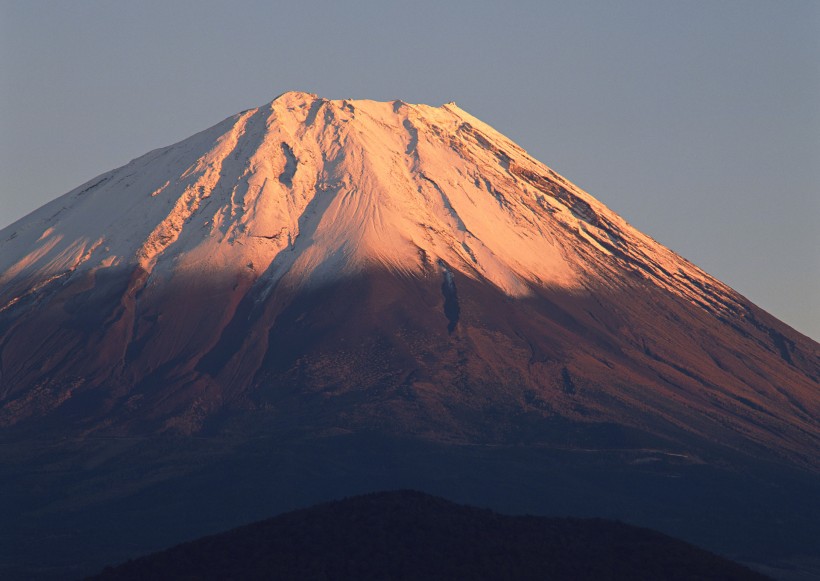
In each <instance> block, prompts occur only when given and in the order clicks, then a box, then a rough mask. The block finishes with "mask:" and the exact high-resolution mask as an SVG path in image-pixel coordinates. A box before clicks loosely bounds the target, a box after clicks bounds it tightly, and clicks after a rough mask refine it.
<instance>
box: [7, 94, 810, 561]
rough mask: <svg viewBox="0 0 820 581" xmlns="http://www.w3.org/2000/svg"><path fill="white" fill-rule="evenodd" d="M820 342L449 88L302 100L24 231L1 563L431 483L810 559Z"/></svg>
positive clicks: (66, 557)
mask: <svg viewBox="0 0 820 581" xmlns="http://www.w3.org/2000/svg"><path fill="white" fill-rule="evenodd" d="M819 355H820V345H818V344H817V343H816V342H814V341H812V340H811V339H809V338H808V337H805V336H803V335H801V334H799V333H797V332H796V331H794V330H793V329H791V328H789V327H788V326H787V325H785V324H783V323H781V322H780V321H778V320H776V319H775V318H774V317H772V316H771V315H769V314H767V313H766V312H764V311H763V310H761V309H760V308H758V307H756V306H755V305H753V304H751V303H750V302H749V301H748V300H746V299H745V298H744V297H742V296H740V295H739V294H738V293H736V292H735V291H733V290H732V289H730V288H729V287H727V286H726V285H724V284H722V283H721V282H719V281H718V280H716V279H714V278H712V277H711V276H709V275H708V274H706V273H705V272H703V271H701V270H700V269H699V268H697V267H696V266H694V265H692V264H691V263H689V262H688V261H686V260H685V259H683V258H682V257H680V256H678V255H676V254H675V253H674V252H672V251H670V250H669V249H667V248H665V247H663V246H662V245H660V244H659V243H657V242H655V241H654V240H652V239H651V238H649V237H647V236H645V235H643V234H641V233H640V232H638V231H637V230H635V229H634V228H632V227H631V226H629V224H627V223H626V222H625V221H624V220H623V219H622V218H620V217H619V216H617V215H616V214H615V213H613V212H612V211H610V210H608V209H607V208H606V207H605V206H604V205H603V204H601V203H600V202H598V201H597V200H596V199H594V198H593V197H592V196H590V195H589V194H587V193H585V192H583V191H581V190H580V189H578V188H577V187H575V186H573V185H572V184H571V183H570V182H568V181H567V180H565V179H564V178H562V177H561V176H559V175H557V174H556V173H555V172H553V171H551V170H550V169H549V168H547V167H546V166H544V165H543V164H541V163H540V162H538V161H536V160H535V159H533V158H532V157H530V156H529V155H528V154H527V153H526V152H525V151H523V150H522V149H521V148H520V147H518V146H516V145H515V144H514V143H512V142H511V141H510V140H509V139H507V138H506V137H504V136H503V135H501V134H500V133H498V132H497V131H495V130H494V129H492V128H491V127H489V126H487V125H486V124H484V123H482V122H481V121H479V120H478V119H476V118H474V117H472V116H470V115H469V114H468V113H466V112H465V111H463V110H461V109H460V108H458V107H457V106H456V105H455V104H454V103H449V104H446V105H443V106H442V107H439V108H434V107H428V106H424V105H410V104H407V103H403V102H401V101H395V102H390V103H378V102H373V101H350V100H344V101H330V100H326V99H321V98H319V97H316V96H315V95H308V94H304V93H286V94H284V95H282V96H280V97H279V98H277V99H276V100H274V101H273V102H272V103H270V104H268V105H266V106H263V107H260V108H257V109H252V110H249V111H245V112H243V113H240V114H239V115H236V116H234V117H231V118H229V119H226V120H225V121H223V122H222V123H219V124H218V125H215V126H214V127H212V128H210V129H208V130H206V131H203V132H202V133H199V134H197V135H194V136H193V137H191V138H189V139H186V140H184V141H182V142H180V143H178V144H175V145H172V146H169V147H166V148H162V149H159V150H156V151H153V152H151V153H148V154H147V155H145V156H143V157H141V158H138V159H136V160H134V161H132V162H131V163H129V164H128V165H126V166H124V167H122V168H119V169H116V170H113V171H111V172H108V173H106V174H103V175H101V176H99V177H97V178H95V179H94V180H91V181H90V182H88V183H86V184H83V185H82V186H80V187H78V188H76V189H75V190H73V191H71V192H69V193H67V194H65V195H64V196H62V197H60V198H57V199H56V200H54V201H53V202H51V203H50V204H47V205H46V206H43V207H42V208H40V209H39V210H37V211H35V212H33V213H32V214H30V215H28V216H26V217H24V218H23V219H21V220H19V221H18V222H16V223H14V224H12V225H10V226H8V227H7V228H5V229H3V230H2V231H0V443H2V444H3V446H2V451H0V467H2V474H3V475H4V476H5V478H4V479H0V497H2V498H3V499H4V500H3V501H0V510H3V511H6V512H7V514H9V515H10V519H11V522H13V523H15V526H14V527H11V528H10V529H9V532H7V533H6V534H7V535H8V538H7V539H5V540H7V541H8V543H6V546H8V547H10V549H9V552H8V556H7V557H6V558H4V557H3V556H2V555H0V567H3V566H4V563H7V564H8V565H7V566H8V567H10V568H11V569H9V570H12V569H14V570H15V571H16V570H19V568H20V567H28V569H26V571H28V573H27V575H28V574H29V573H31V571H32V569H31V568H32V567H35V565H34V564H36V563H39V562H40V559H41V557H42V554H41V553H42V551H41V550H40V549H39V548H38V547H39V546H40V545H39V543H40V542H42V539H43V538H44V535H45V536H48V535H51V536H52V537H56V538H57V539H59V540H58V541H55V540H54V539H52V542H51V544H52V547H54V548H53V549H52V551H51V555H50V557H49V558H50V562H52V563H53V567H54V569H53V570H54V571H63V572H65V571H67V570H69V569H70V570H71V571H75V572H78V573H79V572H82V571H86V572H87V571H88V568H89V567H91V566H92V564H95V563H96V564H102V563H105V562H113V561H116V560H118V559H120V558H127V557H128V556H129V555H130V556H132V555H133V554H135V553H134V551H137V553H136V554H139V553H144V552H146V551H148V550H154V549H158V548H161V547H162V546H167V545H168V544H171V543H174V542H179V541H180V540H183V539H186V538H193V537H194V536H199V535H202V534H205V533H208V532H216V531H218V530H224V529H225V528H228V527H230V526H236V525H238V524H241V523H243V522H249V521H251V520H258V519H259V518H261V517H264V516H269V515H271V514H276V513H278V512H281V511H283V510H287V509H291V508H296V507H299V506H305V505H307V504H312V503H314V502H317V501H321V500H328V499H331V498H338V497H339V496H341V495H346V494H354V493H359V492H367V491H372V490H378V489H384V488H408V487H411V488H418V489H422V490H426V491H428V492H433V493H438V494H442V495H444V496H447V497H448V498H452V499H455V500H459V501H463V502H472V503H475V504H482V505H488V506H492V507H494V508H497V509H500V510H505V511H510V512H535V513H540V514H572V515H577V516H606V517H614V518H622V519H625V520H628V521H630V522H634V523H637V524H642V525H646V526H653V527H655V528H659V529H660V530H663V531H665V532H668V533H671V534H675V535H677V536H681V537H682V538H685V539H687V540H690V541H693V542H697V543H698V544H701V545H703V546H706V547H708V548H710V549H712V550H716V551H720V552H723V553H727V554H733V555H740V556H742V557H743V558H757V559H760V558H767V559H768V558H781V557H784V556H789V555H792V554H794V555H801V554H808V555H813V554H814V553H813V552H812V551H814V552H816V551H817V549H816V547H817V544H816V543H815V540H816V539H817V538H820V524H818V523H820V500H817V499H818V498H820V424H819V423H818V421H817V419H818V415H820V414H819V413H818V412H820V389H819V387H820V383H819V378H820V357H819ZM750 507H753V508H750ZM123 524H125V525H126V526H123ZM158 525H161V526H158ZM44 531H48V533H47V534H46V533H45V532H44ZM89 539H94V541H93V542H94V543H96V544H97V546H98V547H99V548H98V552H97V553H95V555H93V556H88V555H86V556H79V555H82V553H81V552H78V550H77V547H78V546H83V544H84V543H88V542H91V541H90V540H89ZM2 545H3V543H0V546H2ZM817 556H820V555H817ZM84 558H85V559H86V561H83V559H84ZM89 559H90V560H89ZM94 559H96V561H94ZM103 559H104V560H103ZM92 561H94V562H93V563H92ZM21 563H26V564H25V565H21ZM72 567H75V568H74V569H71V568H72ZM15 568H17V569H15ZM2 570H3V569H2V568H0V572H2ZM49 571H51V569H49ZM41 572H42V574H43V575H47V574H49V572H48V571H41Z"/></svg>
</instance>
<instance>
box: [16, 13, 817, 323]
mask: <svg viewBox="0 0 820 581" xmlns="http://www.w3.org/2000/svg"><path fill="white" fill-rule="evenodd" d="M288 90H302V91H308V92H314V93H317V94H319V95H320V96H323V97H327V98H334V99H337V98H370V99H377V100H389V99H395V98H400V99H402V100H404V101H409V102H418V103H427V104H430V105H440V104H442V103H444V102H447V101H451V100H455V101H456V102H458V104H459V106H460V107H462V108H463V109H465V110H467V111H469V112H470V113H472V114H473V115H475V116H477V117H479V118H481V119H482V120H484V121H486V122H488V123H489V124H490V125H493V126H494V127H495V128H496V129H498V130H499V131H501V132H502V133H505V134H506V135H508V136H509V137H511V138H512V139H513V140H514V141H516V142H518V143H519V144H520V145H521V146H523V147H524V148H525V149H527V150H528V151H529V152H530V153H531V154H533V155H534V156H535V157H536V158H538V159H540V160H541V161H543V162H545V163H546V164H547V165H549V166H551V167H552V168H553V169H555V170H556V171H558V172H559V173H562V174H563V175H564V176H565V177H567V178H568V179H570V180H571V181H573V182H574V183H576V184H577V185H579V186H580V187H582V188H584V189H586V190H587V191H589V192H590V193H591V194H592V195H594V196H595V197H597V198H598V199H599V200H601V201H602V202H604V203H605V204H607V205H608V206H609V207H610V208H612V209H614V210H615V211H617V212H619V213H620V214H621V215H622V216H624V217H625V218H626V219H627V220H628V221H629V222H631V223H632V224H633V225H634V226H636V227H638V228H639V229H641V230H643V231H644V232H646V233H647V234H650V235H651V236H653V237H654V238H655V239H657V240H658V241H660V242H662V243H664V244H665V245H667V246H669V247H670V248H672V249H673V250H675V251H677V252H678V253H680V254H682V255H683V256H685V257H687V258H688V259H690V260H692V261H693V262H695V263H696V264H698V265H699V266H701V267H702V268H704V269H705V270H706V271H708V272H709V273H711V274H713V275H714V276H716V277H718V278H719V279H721V280H723V281H724V282H726V283H728V284H729V285H731V286H733V287H734V288H735V289H737V290H738V291H739V292H741V293H742V294H744V295H746V296H747V297H748V298H749V299H751V300H752V301H753V302H755V303H757V304H758V305H760V306H761V307H763V308H765V309H766V310H768V311H770V312H771V313H772V314H774V315H775V316H777V317H779V318H781V319H783V320H784V321H785V322H787V323H789V324H790V325H792V326H793V327H795V328H796V329H798V330H800V331H802V332H804V333H806V334H808V335H810V336H812V337H813V338H815V339H820V226H818V220H820V2H818V1H817V0H802V1H801V0H687V1H685V2H682V1H680V0H626V1H624V0H621V1H618V2H614V1H612V0H599V1H584V0H566V1H562V2H552V1H547V0H538V1H519V2H516V1H515V0H506V1H505V2H489V1H480V0H472V1H462V2H447V1H445V0H437V1H428V0H413V1H405V2H393V1H390V0H378V1H376V0H374V1H367V2H365V1H358V2H343V1H341V0H337V1H316V0H290V1H289V2H277V1H239V0H234V1H230V2H229V1H223V2H213V1H206V0H184V1H173V0H163V1H159V2H155V1H142V0H141V1H139V2H110V1H84V0H72V1H71V2H67V1H56V0H55V1H52V2H43V1H39V0H25V1H23V0H20V1H5V0H0V178H2V180H0V227H4V226H6V225H7V224H9V223H11V222H13V221H14V220H16V219H18V218H20V217H22V216H23V215H24V214H26V213H27V212H29V211H31V210H33V209H35V208H36V207H38V206H39V205H41V204H43V203H44V202H46V201H48V200H50V199H52V198H54V197H56V196H58V195H60V194H63V193H65V192H67V191H68V190H70V189H72V188H74V187H75V186H77V185H79V184H80V183H82V182H84V181H86V180H89V179H91V178H92V177H94V176H95V175H97V174H100V173H102V172H104V171H106V170H108V169H111V168H113V167H116V166H120V165H122V164H124V163H127V162H128V161H129V160H131V159H132V158H134V157H137V156H139V155H141V154H143V153H145V152H147V151H148V150H151V149H154V148H157V147H160V146H163V145H167V144H170V143H173V142H176V141H179V140H181V139H183V138H185V137H187V136H189V135H191V134H192V133H195V132H197V131H199V130H202V129H205V128H206V127H208V126H210V125H213V124H215V123H216V122H218V121H220V120H221V119H223V118H225V117H227V116H229V115H232V114H234V113H236V112H238V111H240V110H243V109H248V108H251V107H255V106H258V105H261V104H263V103H266V102H268V101H270V100H272V99H273V98H274V97H275V96H277V95H278V94H280V93H283V92H285V91H288Z"/></svg>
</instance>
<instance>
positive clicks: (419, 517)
mask: <svg viewBox="0 0 820 581" xmlns="http://www.w3.org/2000/svg"><path fill="white" fill-rule="evenodd" d="M189 578H195V579H201V580H205V579H215V580H217V579H305V580H306V579H357V580H365V579H385V578H389V579H407V580H410V579H424V580H432V579H447V580H449V579H487V580H491V579H519V580H524V579H551V580H553V581H561V580H566V581H577V580H582V579H594V580H596V581H597V580H602V579H611V580H615V579H624V580H627V579H628V580H630V581H632V580H637V579H647V580H649V579H652V580H655V579H666V580H670V581H671V580H673V579H674V580H681V581H682V580H685V579H692V580H698V581H707V580H710V579H714V580H721V581H729V580H738V581H740V580H750V581H751V580H761V581H762V580H763V579H768V578H767V577H764V576H763V575H760V574H756V573H754V572H752V571H751V570H749V569H746V568H744V567H741V566H740V565H737V564H735V563H732V562H730V561H727V560H725V559H722V558H720V557H718V556H716V555H713V554H711V553H708V552H706V551H704V550H702V549H698V548H696V547H693V546H691V545H688V544H686V543H683V542H681V541H678V540H675V539H673V538H671V537H667V536H666V535H661V534H659V533H656V532H654V531H650V530H647V529H640V528H636V527H631V526H628V525H625V524H622V523H618V522H612V521H603V520H594V519H591V520H582V519H552V518H545V517H533V516H518V517H515V516H505V515H500V514H498V513H495V512H492V511H490V510H486V509H479V508H474V507H470V506H461V505H458V504H454V503H452V502H448V501H446V500H444V499H442V498H437V497H434V496H429V495H425V494H420V493H417V492H412V491H397V492H384V493H380V494H370V495H367V496H359V497H355V498H347V499H344V500H341V501H336V502H331V503H327V504H322V505H318V506H314V507H311V508H308V509H306V510H301V511H296V512H291V513H288V514H284V515H280V516H278V517H276V518H272V519H269V520H265V521H262V522H258V523H253V524H251V525H247V526H244V527H241V528H238V529H235V530H232V531H229V532H227V533H222V534H219V535H214V536H211V537H207V538H204V539H198V540H196V541H192V542H189V543H185V544H183V545H179V546H176V547H172V548H170V549H168V550H166V551H163V552H161V553H157V554H154V555H148V556H146V557H142V558H140V559H137V560H135V561H131V562H128V563H125V564H123V565H120V566H118V567H111V568H106V570H105V571H104V572H103V573H101V574H100V575H97V576H95V577H92V579H95V580H99V581H115V580H116V581H124V580H128V579H189Z"/></svg>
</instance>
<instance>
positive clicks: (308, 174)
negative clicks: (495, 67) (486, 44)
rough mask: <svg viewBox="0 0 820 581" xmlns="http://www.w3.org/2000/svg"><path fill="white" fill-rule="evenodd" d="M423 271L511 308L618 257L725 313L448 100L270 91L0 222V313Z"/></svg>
mask: <svg viewBox="0 0 820 581" xmlns="http://www.w3.org/2000/svg"><path fill="white" fill-rule="evenodd" d="M567 234H569V236H567ZM438 260H441V261H443V262H444V263H446V264H449V265H451V267H452V268H454V269H456V270H458V271H459V272H461V273H463V274H465V275H467V276H470V277H473V278H477V279H485V280H488V281H490V282H492V283H493V284H494V285H496V286H497V287H498V288H500V289H502V290H503V291H504V292H505V293H507V294H508V295H511V296H524V295H527V294H529V293H530V285H539V286H543V285H549V286H556V287H561V288H565V289H580V288H581V287H582V286H583V285H584V281H585V280H586V281H589V280H592V281H594V283H595V284H598V283H599V282H600V281H601V275H602V274H607V273H608V272H609V271H610V270H611V269H612V268H613V264H616V263H620V265H621V266H626V267H627V268H641V269H643V270H644V271H645V272H646V274H647V275H648V276H650V277H652V278H653V280H654V281H655V282H656V283H657V284H660V285H664V286H669V287H674V288H675V289H677V292H680V293H683V294H686V295H687V296H691V298H692V300H703V296H702V293H701V292H700V291H699V289H698V288H697V285H698V284H701V285H703V284H709V285H711V286H714V287H715V289H716V292H717V293H719V295H720V298H721V299H722V300H725V301H726V302H727V305H728V307H730V306H731V304H732V303H733V301H732V299H731V298H730V297H731V293H729V291H728V289H726V288H725V287H723V286H722V285H720V284H719V283H717V282H716V281H714V280H713V279H711V278H709V277H707V276H706V275H704V274H703V273H702V272H701V271H699V270H698V269H697V268H695V267H693V266H692V265H690V264H689V263H687V262H686V261H684V260H682V259H680V258H679V257H678V256H676V255H674V254H673V253H671V252H670V251H668V250H667V249H665V248H664V247H662V246H660V245H658V244H656V243H654V242H653V241H652V240H650V239H649V238H647V237H645V236H643V235H640V234H639V233H638V232H636V231H635V230H634V229H632V228H630V227H629V226H628V225H627V224H626V223H625V222H624V221H623V220H621V219H620V218H619V217H617V216H616V215H614V214H613V213H612V212H610V211H608V210H607V209H606V208H605V207H603V206H602V205H601V204H599V203H598V202H597V201H596V200H595V199H593V198H592V197H591V196H589V195H587V194H586V193H584V192H582V191H580V190H578V189H577V188H575V187H574V186H572V185H571V184H570V183H568V182H567V181H566V180H564V179H562V178H561V177H560V176H557V175H556V174H554V173H553V172H551V171H550V170H549V169H547V168H545V167H544V166H542V165H541V164H539V163H538V162H537V161H535V160H533V159H532V158H530V157H529V156H528V155H527V154H526V153H525V152H524V151H523V150H521V149H520V148H519V147H517V146H516V145H514V144H513V143H512V142H510V141H509V140H508V139H506V138H505V137H503V136H502V135H500V134H499V133H497V132H496V131H495V130H493V129H492V128H490V127H489V126H487V125H485V124H484V123H482V122H480V121H479V120H477V119H475V118H474V117H472V116H470V115H469V114H467V113H465V112H464V111H462V110H461V109H459V108H458V107H457V106H456V105H455V104H453V103H449V104H446V105H444V106H442V107H440V108H433V107H428V106H425V105H409V104H406V103H402V102H400V101H396V102H393V103H378V102H373V101H327V100H324V99H320V98H318V97H316V96H314V95H307V94H303V93H286V94H284V95H282V96H280V97H279V98H277V99H276V100H274V101H273V102H272V103H270V104H269V105H267V106H264V107H260V108H258V109H253V110H250V111H246V112H244V113H241V114H239V115H236V116H234V117H232V118H230V119H227V120H225V121H223V122H222V123H220V124H218V125H216V126H214V127H212V128H210V129H208V130H206V131H203V132H202V133H199V134H197V135H195V136H193V137H191V138H189V139H186V140H185V141H182V142H180V143H178V144H176V145H172V146H170V147H165V148H162V149H159V150H156V151H153V152H151V153H149V154H147V155H145V156H143V157H140V158H138V159H136V160H134V161H132V162H131V163H129V164H128V165H126V166H124V167H122V168H119V169H117V170H114V171H111V172H108V173H106V174H103V175H101V176H99V177H97V178H95V179H94V180H91V181H90V182H88V183H86V184H83V185H82V186H80V187H79V188H76V189H75V190H73V191H72V192H69V193H68V194H66V195H64V196H62V197H60V198H58V199H57V200H55V201H53V202H51V203H50V204H47V205H46V206H44V207H43V208H41V209H39V210H37V211H35V212H33V213H32V214H30V215H29V216H26V217H25V218H23V219H21V220H20V221H18V222H17V223H15V224H12V225H10V226H9V227H7V228H6V229H5V230H4V231H2V232H1V233H0V273H1V274H0V285H2V288H3V292H2V307H0V308H3V307H6V306H8V304H9V303H11V302H14V301H16V300H18V299H19V298H20V294H21V293H25V292H28V291H29V290H30V287H28V286H27V284H28V283H26V282H25V281H28V280H31V279H32V278H33V277H36V278H37V279H39V280H41V281H43V280H49V279H52V278H55V277H56V278H65V277H69V276H72V275H73V274H74V273H75V271H76V272H82V271H85V270H95V269H103V268H112V267H116V266H118V265H123V264H132V263H138V264H139V265H140V266H141V267H142V269H144V270H145V272H146V273H148V274H151V273H153V272H154V271H155V270H157V271H158V272H162V273H170V272H175V273H185V272H196V273H198V274H199V275H201V274H208V275H209V276H212V277H220V276H222V277H228V278H230V277H233V276H235V275H236V274H237V273H239V272H245V271H249V273H248V274H250V275H251V276H256V275H258V274H261V273H265V277H266V278H267V279H268V280H269V281H270V283H275V282H276V281H277V280H278V279H279V278H281V277H283V276H286V277H287V279H288V281H289V282H290V283H292V284H295V285H300V284H302V283H306V282H310V281H314V282H320V281H322V280H325V279H327V278H332V277H336V276H340V275H344V274H345V273H353V272H358V271H360V270H361V269H363V268H366V267H367V266H368V265H382V266H385V267H387V268H389V269H392V270H395V271H399V272H407V273H413V272H418V271H419V270H420V269H421V268H422V266H423V264H424V263H436V262H437V261H438ZM649 264H651V265H652V266H649V267H648V268H647V265H649ZM664 271H665V272H664ZM659 273H662V274H664V276H657V275H658V274H659ZM666 275H668V276H666ZM609 278H610V280H611V277H609ZM21 283H22V284H21ZM727 305H721V306H720V307H719V308H727Z"/></svg>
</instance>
